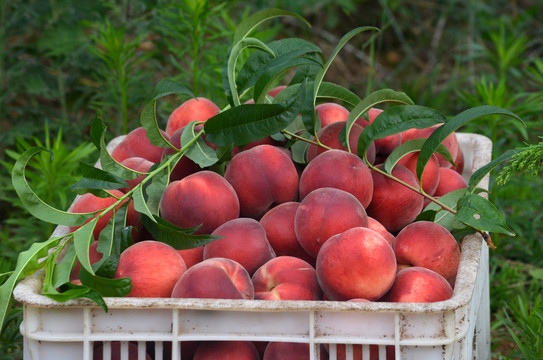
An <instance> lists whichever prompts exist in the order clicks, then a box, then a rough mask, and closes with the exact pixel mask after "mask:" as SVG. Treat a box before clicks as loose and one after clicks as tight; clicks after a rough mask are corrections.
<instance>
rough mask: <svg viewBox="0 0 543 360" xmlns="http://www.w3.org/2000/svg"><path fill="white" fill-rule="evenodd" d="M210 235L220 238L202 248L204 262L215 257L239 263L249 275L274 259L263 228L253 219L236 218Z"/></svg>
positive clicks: (273, 253)
mask: <svg viewBox="0 0 543 360" xmlns="http://www.w3.org/2000/svg"><path fill="white" fill-rule="evenodd" d="M212 235H217V236H222V238H221V239H217V240H214V241H212V242H210V243H209V244H207V245H205V246H204V260H206V259H210V258H216V257H222V258H227V259H232V260H234V261H237V262H238V263H240V264H241V265H242V266H243V267H244V268H245V269H246V270H247V271H248V272H249V274H250V275H252V274H253V273H254V272H255V271H256V270H257V269H258V268H259V267H260V266H262V265H264V264H265V263H266V262H267V261H268V260H270V259H272V258H274V257H275V252H274V250H273V249H272V247H271V245H270V243H269V241H268V239H267V237H266V230H264V227H263V226H262V225H261V224H260V223H259V222H258V221H256V220H255V219H251V218H237V219H232V220H230V221H227V222H225V223H224V224H222V225H221V226H219V227H218V228H217V229H215V231H213V233H212Z"/></svg>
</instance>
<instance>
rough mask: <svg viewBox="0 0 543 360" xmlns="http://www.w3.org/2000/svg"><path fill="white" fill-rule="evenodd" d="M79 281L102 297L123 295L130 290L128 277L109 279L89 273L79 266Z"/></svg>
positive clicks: (130, 282) (130, 283) (130, 285)
mask: <svg viewBox="0 0 543 360" xmlns="http://www.w3.org/2000/svg"><path fill="white" fill-rule="evenodd" d="M79 278H80V279H81V283H82V284H83V285H85V286H87V287H89V288H92V289H95V290H96V291H97V292H98V293H99V294H101V295H102V296H104V297H123V296H126V295H128V294H129V293H130V291H131V290H132V280H131V279H130V278H128V277H125V278H121V279H109V278H105V277H102V276H98V275H96V274H91V273H89V272H88V271H86V269H84V268H83V267H81V271H80V272H79Z"/></svg>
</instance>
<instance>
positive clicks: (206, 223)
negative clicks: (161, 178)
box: [160, 170, 239, 234]
mask: <svg viewBox="0 0 543 360" xmlns="http://www.w3.org/2000/svg"><path fill="white" fill-rule="evenodd" d="M160 214H161V216H162V217H163V218H164V219H165V220H167V221H169V222H171V223H173V224H175V225H177V226H179V227H182V228H191V227H194V226H198V225H201V227H200V228H199V229H198V230H197V231H196V232H195V233H196V234H210V233H212V232H213V230H215V229H216V228H217V227H219V226H220V225H222V224H224V223H225V222H227V221H228V220H232V219H236V218H237V217H239V200H238V197H237V195H236V192H235V190H234V188H233V187H232V186H231V185H230V183H228V181H226V179H225V178H224V177H222V176H220V175H219V174H217V173H215V172H212V171H209V170H202V171H199V172H197V173H195V174H192V175H189V176H187V177H185V178H183V179H181V180H177V181H173V182H171V183H170V184H169V185H168V186H167V187H166V189H165V190H164V193H163V194H162V200H161V202H160Z"/></svg>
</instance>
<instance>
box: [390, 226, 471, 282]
mask: <svg viewBox="0 0 543 360" xmlns="http://www.w3.org/2000/svg"><path fill="white" fill-rule="evenodd" d="M393 248H394V253H395V254H396V259H397V260H398V264H400V265H408V266H420V267H424V268H427V269H430V270H433V271H435V272H437V273H438V274H440V275H441V276H443V277H444V278H445V279H447V281H449V282H450V283H451V284H454V279H455V278H456V273H457V272H458V266H459V264H460V247H459V246H458V243H457V242H456V239H455V238H454V236H453V235H452V234H451V233H450V231H449V230H447V229H446V228H445V227H443V226H442V225H440V224H437V223H434V222H431V221H416V222H413V223H411V224H409V225H407V226H406V227H404V228H403V229H402V230H401V231H400V232H399V233H398V235H396V241H395V242H394V246H393Z"/></svg>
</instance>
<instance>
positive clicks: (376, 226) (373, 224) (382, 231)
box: [368, 216, 396, 246]
mask: <svg viewBox="0 0 543 360" xmlns="http://www.w3.org/2000/svg"><path fill="white" fill-rule="evenodd" d="M368 228H370V229H372V230H373V231H377V232H378V233H379V235H381V236H382V237H384V238H385V240H386V241H388V243H389V244H390V246H392V245H394V241H395V240H396V237H395V236H394V235H392V234H391V233H390V232H389V231H388V230H387V229H386V228H385V227H384V226H383V224H381V223H380V222H379V221H377V220H375V219H374V218H372V217H371V216H368Z"/></svg>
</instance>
